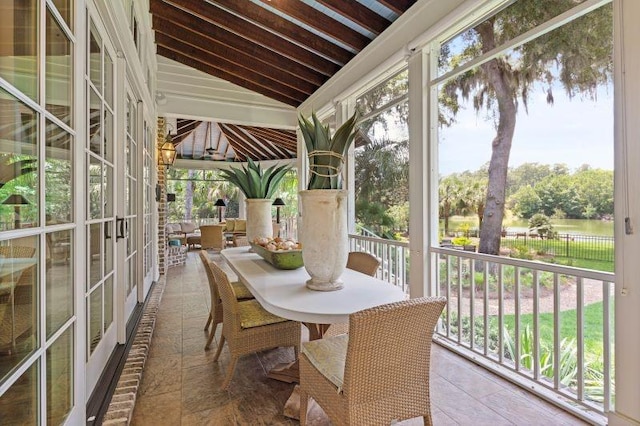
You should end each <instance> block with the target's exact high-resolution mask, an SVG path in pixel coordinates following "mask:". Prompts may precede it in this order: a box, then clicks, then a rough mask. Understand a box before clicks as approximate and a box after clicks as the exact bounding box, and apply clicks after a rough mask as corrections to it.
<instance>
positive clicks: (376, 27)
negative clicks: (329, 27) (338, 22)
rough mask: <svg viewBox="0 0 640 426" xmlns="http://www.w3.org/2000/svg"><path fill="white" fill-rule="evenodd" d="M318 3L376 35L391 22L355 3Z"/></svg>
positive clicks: (320, 0) (340, 0)
mask: <svg viewBox="0 0 640 426" xmlns="http://www.w3.org/2000/svg"><path fill="white" fill-rule="evenodd" d="M316 1H317V2H318V3H320V4H322V5H324V6H326V7H328V8H329V9H331V10H333V11H334V12H336V13H338V14H340V15H342V16H344V17H345V18H347V19H349V20H350V21H352V22H355V23H356V24H358V25H360V26H361V27H362V28H366V29H367V30H369V31H371V32H372V33H374V34H376V35H378V34H380V33H381V32H383V31H384V30H385V29H386V28H387V27H388V26H389V25H391V21H388V20H387V19H386V18H384V17H382V16H380V15H378V14H377V13H376V12H374V11H373V10H371V9H369V8H368V7H367V6H364V5H362V4H360V3H358V2H355V1H344V0H316Z"/></svg>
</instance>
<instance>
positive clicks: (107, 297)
mask: <svg viewBox="0 0 640 426" xmlns="http://www.w3.org/2000/svg"><path fill="white" fill-rule="evenodd" d="M112 322H113V275H111V276H110V277H109V278H107V279H106V280H105V282H104V324H103V326H104V331H105V333H106V331H107V329H108V328H109V326H110V325H111V323H112Z"/></svg>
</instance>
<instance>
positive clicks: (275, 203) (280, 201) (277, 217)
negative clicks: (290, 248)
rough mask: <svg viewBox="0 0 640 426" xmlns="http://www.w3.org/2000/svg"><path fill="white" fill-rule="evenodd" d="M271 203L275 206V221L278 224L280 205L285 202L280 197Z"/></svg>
mask: <svg viewBox="0 0 640 426" xmlns="http://www.w3.org/2000/svg"><path fill="white" fill-rule="evenodd" d="M272 205H273V206H276V223H277V224H280V207H282V206H284V205H286V204H285V203H284V201H283V200H282V198H276V199H275V201H274V202H273V204H272Z"/></svg>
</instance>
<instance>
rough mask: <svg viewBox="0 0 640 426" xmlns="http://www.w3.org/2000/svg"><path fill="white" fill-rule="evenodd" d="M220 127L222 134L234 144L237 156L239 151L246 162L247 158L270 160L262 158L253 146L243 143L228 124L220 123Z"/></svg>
mask: <svg viewBox="0 0 640 426" xmlns="http://www.w3.org/2000/svg"><path fill="white" fill-rule="evenodd" d="M219 125H220V128H221V129H222V132H223V133H224V135H225V136H226V137H227V139H228V140H229V143H230V144H232V146H233V149H234V151H236V154H237V153H238V152H239V151H240V152H242V153H243V154H244V156H245V158H244V161H246V159H247V158H251V159H252V160H254V161H256V160H269V158H266V157H264V156H262V155H261V154H260V153H259V152H256V151H255V150H253V149H252V147H251V146H247V144H246V142H245V141H243V140H242V139H241V138H239V137H238V136H237V135H236V134H235V133H233V131H232V130H231V129H229V128H228V127H227V125H226V124H223V123H219Z"/></svg>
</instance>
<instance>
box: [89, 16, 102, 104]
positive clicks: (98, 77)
mask: <svg viewBox="0 0 640 426" xmlns="http://www.w3.org/2000/svg"><path fill="white" fill-rule="evenodd" d="M101 65H102V39H101V38H100V36H99V35H98V30H96V27H95V26H94V25H93V22H92V23H91V30H90V31H89V78H90V79H91V81H92V82H93V84H94V86H95V87H96V90H98V92H101V93H102V66H101Z"/></svg>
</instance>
